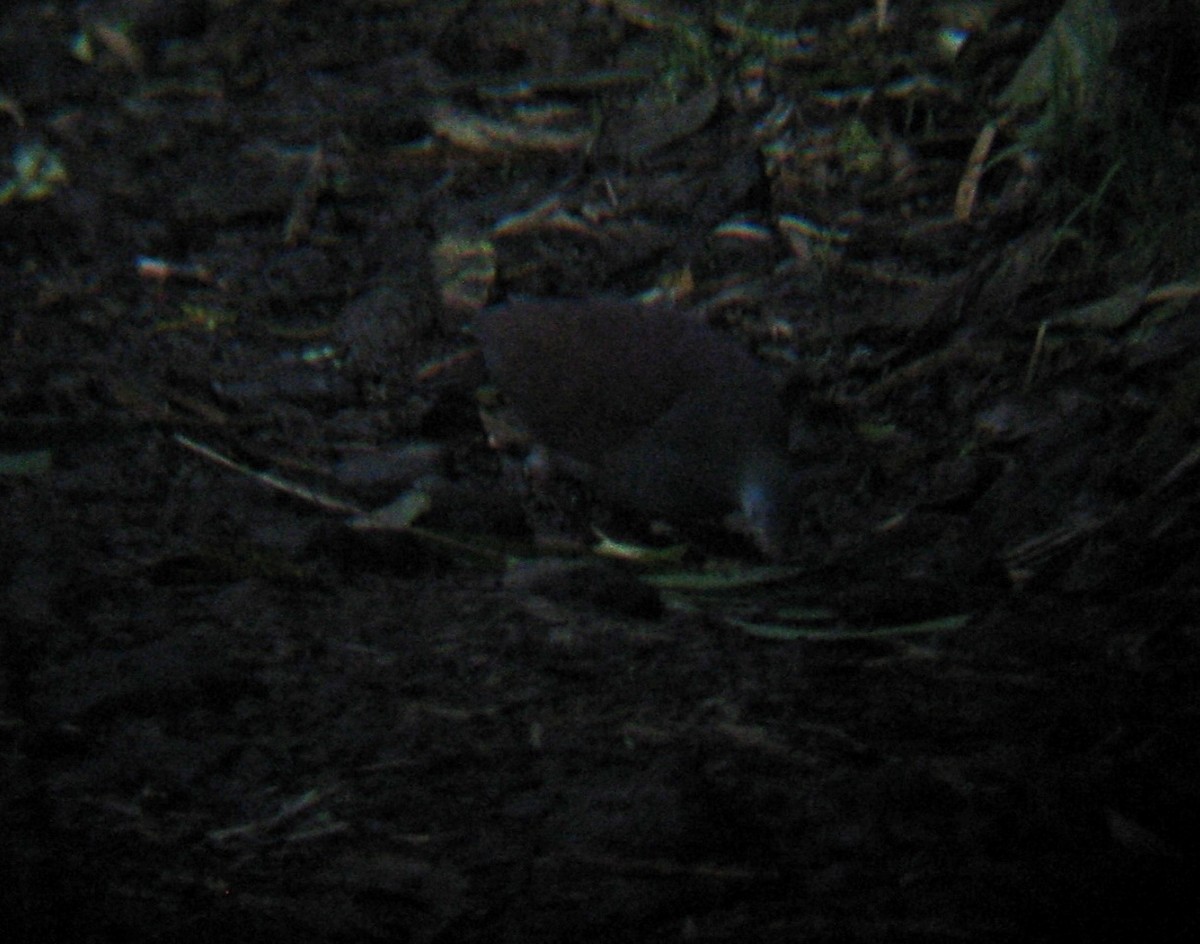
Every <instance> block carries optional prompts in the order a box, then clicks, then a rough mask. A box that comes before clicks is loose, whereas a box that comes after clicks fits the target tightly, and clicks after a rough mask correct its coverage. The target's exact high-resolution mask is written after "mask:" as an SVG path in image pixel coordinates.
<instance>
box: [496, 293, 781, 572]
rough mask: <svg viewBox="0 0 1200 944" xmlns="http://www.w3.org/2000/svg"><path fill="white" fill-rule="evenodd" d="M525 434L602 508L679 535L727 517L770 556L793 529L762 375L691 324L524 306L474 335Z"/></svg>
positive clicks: (627, 309)
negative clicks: (579, 468) (574, 467)
mask: <svg viewBox="0 0 1200 944" xmlns="http://www.w3.org/2000/svg"><path fill="white" fill-rule="evenodd" d="M475 327H476V332H477V334H478V337H479V340H480V342H481V344H482V346H483V354H484V359H485V360H486V362H487V366H488V370H489V372H490V373H491V375H492V377H493V379H494V380H495V381H496V382H497V384H498V385H499V387H500V389H501V391H502V392H503V393H504V395H505V397H506V399H507V400H508V402H509V403H510V404H511V406H512V408H513V410H514V411H515V413H516V414H517V417H518V418H519V419H520V420H521V422H522V423H523V424H524V425H525V426H526V427H527V428H528V430H529V432H530V433H531V434H532V435H533V436H534V437H535V438H536V439H537V440H538V441H539V442H540V443H541V444H542V445H544V446H546V447H547V448H549V449H551V450H554V451H556V452H559V453H561V454H563V455H565V456H567V457H568V458H570V459H572V460H575V461H576V462H577V463H583V464H584V465H585V466H586V467H587V468H588V470H589V471H590V475H591V478H592V479H593V481H594V483H595V485H596V488H597V491H598V494H599V495H600V497H601V498H602V499H607V500H610V501H612V502H614V503H616V504H620V505H624V506H627V507H630V508H633V509H635V510H638V511H641V512H643V513H647V514H651V515H657V516H661V517H664V518H667V519H670V520H673V521H676V522H680V523H686V522H689V521H694V520H696V519H703V518H713V517H716V516H726V515H729V514H730V513H732V514H733V515H734V518H733V521H732V523H733V526H734V527H735V528H736V529H738V530H741V531H744V532H746V533H748V534H750V535H751V536H752V537H753V539H754V540H755V542H756V543H757V544H758V546H759V548H760V549H761V550H763V551H764V552H765V553H767V554H769V555H770V556H772V557H778V556H779V555H780V554H781V553H782V550H783V540H784V537H785V535H786V532H787V531H788V529H789V527H790V526H791V525H792V524H793V521H794V504H795V488H794V485H793V480H792V473H791V470H790V467H789V463H788V454H787V433H788V421H787V416H786V414H785V413H784V410H783V407H782V404H781V403H780V401H779V397H778V395H777V393H776V391H775V386H774V383H773V381H772V378H771V375H770V373H769V372H768V371H767V369H766V368H765V367H764V366H763V365H762V364H760V363H759V362H758V361H756V360H755V359H754V358H753V357H752V356H751V355H750V354H749V353H748V352H747V351H745V350H744V349H743V348H742V347H741V346H739V345H738V344H737V342H736V341H734V340H733V339H732V338H730V337H728V336H727V335H724V334H722V333H720V332H718V331H716V330H714V329H712V328H710V327H708V326H707V325H705V324H702V323H701V322H700V321H698V320H696V319H695V318H693V317H691V316H689V315H688V314H687V313H685V312H682V311H679V310H676V309H672V308H668V307H664V306H659V307H643V306H639V305H636V304H633V303H630V302H624V301H620V300H616V299H608V300H588V301H572V300H544V301H543V300H536V301H535V300H526V301H514V302H511V303H509V304H506V305H499V306H495V307H492V308H489V309H486V310H484V311H483V312H481V313H480V314H479V315H478V316H477V318H476V322H475Z"/></svg>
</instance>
